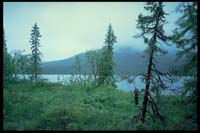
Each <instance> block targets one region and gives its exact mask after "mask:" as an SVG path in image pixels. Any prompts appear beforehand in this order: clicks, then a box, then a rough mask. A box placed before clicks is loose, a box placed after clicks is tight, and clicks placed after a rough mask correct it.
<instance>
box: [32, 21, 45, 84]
mask: <svg viewBox="0 0 200 133" xmlns="http://www.w3.org/2000/svg"><path fill="white" fill-rule="evenodd" d="M32 28H33V29H32V30H31V40H30V43H31V51H32V57H31V65H32V69H31V73H32V78H33V79H34V81H35V82H37V80H38V75H39V74H40V72H41V66H40V65H41V55H42V53H41V52H40V50H39V47H40V39H39V38H40V37H41V35H40V32H39V27H38V26H37V23H35V24H34V26H33V27H32Z"/></svg>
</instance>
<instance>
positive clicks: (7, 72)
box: [3, 31, 13, 88]
mask: <svg viewBox="0 0 200 133" xmlns="http://www.w3.org/2000/svg"><path fill="white" fill-rule="evenodd" d="M11 61H12V58H11V55H10V54H9V53H8V52H7V45H6V39H5V35H4V31H3V87H4V88H7V87H8V83H9V81H10V80H11V79H12V74H13V72H12V69H11V66H12V62H11Z"/></svg>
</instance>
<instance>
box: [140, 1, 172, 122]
mask: <svg viewBox="0 0 200 133" xmlns="http://www.w3.org/2000/svg"><path fill="white" fill-rule="evenodd" d="M144 8H145V10H147V11H149V15H146V16H144V15H142V14H140V15H139V16H138V20H137V21H138V23H137V28H138V29H140V30H141V31H142V32H141V34H139V35H137V37H143V39H144V42H145V43H146V44H147V45H148V47H147V49H146V50H145V52H146V54H147V56H148V58H149V61H148V67H147V68H148V70H147V74H145V75H144V81H145V82H146V86H145V92H144V98H143V105H142V112H141V121H142V122H143V123H144V122H145V116H146V112H147V109H148V108H147V107H148V104H150V105H151V106H150V107H151V108H152V111H153V112H152V114H151V117H152V119H153V121H155V118H157V117H158V118H159V119H160V120H162V121H163V120H164V119H163V117H162V116H161V115H160V113H159V109H158V106H157V104H156V102H155V101H154V99H153V98H152V97H151V91H153V90H156V91H157V93H158V92H160V90H161V89H165V88H166V86H165V84H164V83H163V80H164V79H163V77H164V76H166V79H167V78H168V77H167V74H168V73H162V72H161V71H159V70H158V68H157V66H156V63H157V61H156V59H155V57H156V56H157V54H165V53H167V51H166V50H164V49H161V48H160V47H159V45H161V42H164V43H167V40H168V37H167V36H166V35H165V32H164V30H163V25H164V24H165V23H166V20H165V15H166V13H165V12H164V11H163V3H162V2H147V3H146V6H145V7H144ZM157 95H158V94H157ZM148 112H150V110H149V111H148Z"/></svg>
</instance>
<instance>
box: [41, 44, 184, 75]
mask: <svg viewBox="0 0 200 133" xmlns="http://www.w3.org/2000/svg"><path fill="white" fill-rule="evenodd" d="M175 55H176V51H168V54H166V55H164V56H157V61H158V62H159V65H158V68H160V70H162V71H167V70H168V68H169V67H170V66H171V65H173V64H177V62H176V63H175V62H174V59H175ZM79 56H80V59H81V69H82V72H88V71H90V67H89V65H87V64H86V58H85V53H80V54H79ZM146 60H147V59H146V58H144V51H139V50H136V49H132V48H130V47H124V48H119V47H118V48H114V62H115V64H116V66H115V74H139V73H141V72H145V71H146V70H147V68H146V66H147V65H146V63H147V61H146ZM74 61H75V56H72V57H70V58H67V59H63V60H57V61H49V62H43V63H42V68H43V71H42V73H43V74H72V73H74V72H75V71H74V67H73V64H74ZM180 62H182V61H180Z"/></svg>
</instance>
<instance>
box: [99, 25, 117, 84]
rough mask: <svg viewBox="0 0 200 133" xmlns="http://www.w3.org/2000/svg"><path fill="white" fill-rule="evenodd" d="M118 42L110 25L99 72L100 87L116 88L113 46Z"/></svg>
mask: <svg viewBox="0 0 200 133" xmlns="http://www.w3.org/2000/svg"><path fill="white" fill-rule="evenodd" d="M116 42H117V40H116V36H115V35H114V31H113V29H112V26H111V24H109V27H108V32H107V34H106V38H105V42H104V43H105V46H104V47H103V48H102V53H101V54H102V55H101V59H100V64H99V71H98V85H102V84H111V85H112V86H115V85H114V83H115V80H114V62H113V45H114V44H115V43H116Z"/></svg>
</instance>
